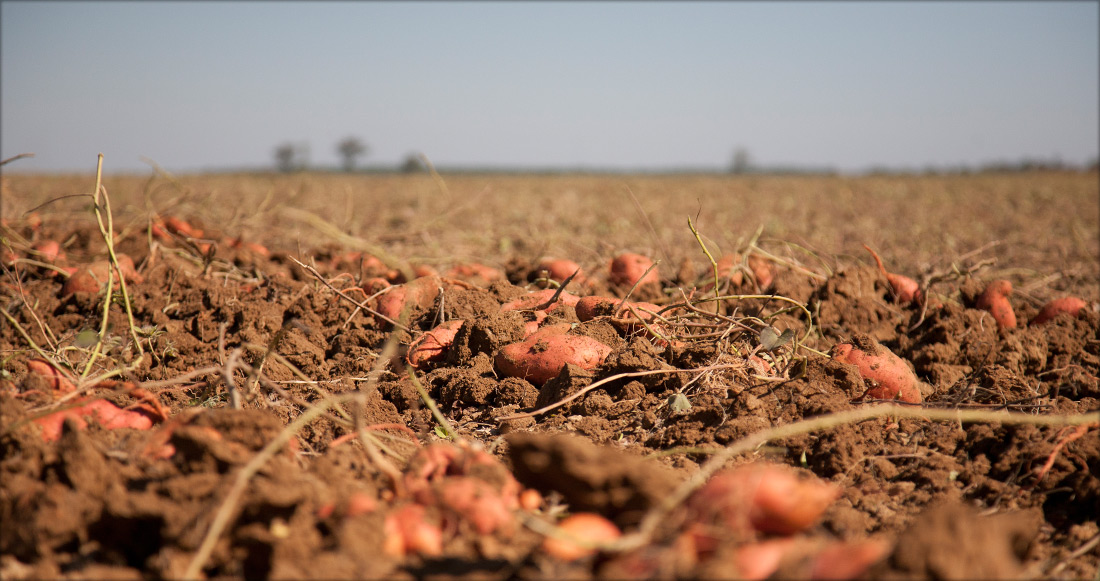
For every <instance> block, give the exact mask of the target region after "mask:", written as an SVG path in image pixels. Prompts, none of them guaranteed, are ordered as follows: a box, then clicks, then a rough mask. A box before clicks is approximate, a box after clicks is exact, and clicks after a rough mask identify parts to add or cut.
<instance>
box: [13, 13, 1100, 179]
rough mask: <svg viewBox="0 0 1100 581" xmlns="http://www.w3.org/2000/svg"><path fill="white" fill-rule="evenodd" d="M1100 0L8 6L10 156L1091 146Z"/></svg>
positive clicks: (494, 159)
mask: <svg viewBox="0 0 1100 581" xmlns="http://www.w3.org/2000/svg"><path fill="white" fill-rule="evenodd" d="M1098 6H1100V4H1098V3H1097V2H1018V1H1017V2H986V1H982V2H882V3H876V2H837V3H832V2H804V3H803V2H761V3H753V2H699V3H683V2H677V3H673V2H668V3H663V2H641V3H631V2H603V3H586V2H545V3H530V2H523V3H519V2H517V3H502V2H489V3H457V2H456V3H449V2H448V3H435V2H412V3H383V2H332V3H306V2H301V3H297V2H275V3H262V2H239V3H227V2H226V3H223V2H114V3H112V2H53V1H50V2H22V1H4V2H3V3H2V5H0V19H2V20H0V22H2V28H0V87H2V88H0V131H2V135H0V137H2V139H0V154H2V157H4V158H7V157H10V156H12V155H15V154H18V153H22V152H34V153H35V154H37V156H36V157H35V158H34V159H31V160H20V161H18V162H15V164H12V165H10V166H8V167H7V168H5V169H16V168H18V169H19V170H61V171H68V170H88V169H93V168H94V166H95V158H96V154H97V153H99V152H102V153H104V154H105V156H106V166H107V169H108V170H115V171H122V170H140V171H145V170H147V169H148V168H149V166H148V165H146V164H145V163H144V162H142V161H141V157H142V156H144V157H148V158H151V159H153V160H155V161H156V162H157V163H159V164H160V165H161V166H163V167H165V168H166V169H169V170H173V171H194V170H201V169H218V168H224V167H240V166H269V165H271V164H272V163H273V150H274V148H275V146H277V145H278V144H280V143H283V142H288V141H292V142H296V143H307V144H308V145H309V146H310V148H311V157H310V159H311V161H312V163H313V164H315V165H336V164H337V163H338V160H339V157H338V155H337V153H336V150H335V147H336V143H337V142H338V141H339V140H340V139H341V138H343V137H346V136H357V137H359V138H361V139H362V140H363V141H364V142H365V143H367V144H368V145H369V146H370V152H369V154H368V155H367V156H366V157H364V158H363V159H362V160H361V161H362V162H363V163H366V164H397V163H399V162H400V161H401V160H403V159H404V158H405V157H406V156H407V155H408V154H409V153H410V152H414V151H422V152H424V153H426V154H427V155H428V157H429V158H430V159H432V161H433V162H435V163H436V165H439V166H458V165H477V166H527V167H529V166H538V167H553V166H559V167H560V166H567V167H574V166H586V167H599V168H610V169H625V170H629V169H660V168H673V167H678V166H692V167H714V168H724V167H726V166H728V165H729V163H730V160H731V158H732V155H733V152H734V150H735V148H737V147H744V148H745V149H747V150H748V151H749V153H750V155H751V157H752V159H753V161H754V162H756V163H758V164H760V165H765V166H767V165H771V166H774V165H812V166H830V167H834V168H837V169H841V170H847V171H859V170H862V169H867V168H869V167H871V166H889V167H896V168H912V169H920V168H924V167H927V166H952V165H959V164H982V163H987V162H992V161H1018V160H1020V159H1023V158H1038V159H1043V160H1051V159H1055V158H1057V159H1060V160H1062V161H1064V162H1066V163H1073V164H1079V163H1085V162H1088V161H1091V160H1094V159H1095V158H1096V157H1097V150H1098V142H1100V120H1098V111H1100V96H1098V90H1100V78H1098V70H1100V40H1098V29H1100V16H1098Z"/></svg>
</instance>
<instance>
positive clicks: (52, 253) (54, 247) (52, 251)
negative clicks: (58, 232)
mask: <svg viewBox="0 0 1100 581" xmlns="http://www.w3.org/2000/svg"><path fill="white" fill-rule="evenodd" d="M31 249H32V250H34V251H35V252H36V253H37V254H38V256H39V257H40V258H41V259H42V260H43V261H45V262H56V261H57V260H59V259H63V258H65V253H64V252H62V251H61V244H59V243H58V242H57V241H56V240H43V241H41V242H36V243H35V244H34V246H32V247H31Z"/></svg>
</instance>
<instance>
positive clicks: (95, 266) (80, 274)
mask: <svg viewBox="0 0 1100 581" xmlns="http://www.w3.org/2000/svg"><path fill="white" fill-rule="evenodd" d="M115 257H116V258H118V266H119V268H118V270H116V271H115V280H116V281H117V280H118V276H119V272H121V273H122V277H124V278H125V279H126V282H128V283H133V284H141V283H142V282H143V281H144V280H145V278H144V277H143V276H141V275H140V274H138V271H137V269H136V268H135V267H134V259H132V258H130V257H129V256H128V255H126V254H116V255H115ZM109 269H110V270H113V267H112V265H111V262H110V261H109V260H108V259H101V260H98V261H96V262H93V263H92V264H90V265H88V266H84V267H78V268H76V269H75V270H74V271H73V272H72V273H71V274H70V275H69V278H68V279H66V280H65V282H64V283H63V284H62V285H61V296H63V297H65V296H69V295H71V294H73V293H74V292H99V291H100V290H102V289H103V285H105V284H107V273H108V270H109Z"/></svg>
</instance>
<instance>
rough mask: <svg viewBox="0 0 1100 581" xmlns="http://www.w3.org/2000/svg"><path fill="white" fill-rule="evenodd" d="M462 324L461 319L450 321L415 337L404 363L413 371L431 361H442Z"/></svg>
mask: <svg viewBox="0 0 1100 581" xmlns="http://www.w3.org/2000/svg"><path fill="white" fill-rule="evenodd" d="M464 323H465V321H463V320H462V319H452V320H450V321H447V322H446V323H442V324H440V325H438V326H437V327H436V328H434V329H432V330H431V331H428V332H426V333H424V334H423V335H421V336H420V337H417V339H416V340H415V341H413V342H412V344H411V345H409V352H408V354H407V355H406V356H405V361H407V362H408V364H409V365H410V366H412V367H413V368H414V369H419V368H420V367H423V366H424V365H426V364H427V363H429V362H431V361H438V360H440V359H442V358H443V357H444V356H445V355H446V354H447V348H449V347H450V346H451V344H453V343H454V341H455V335H457V334H458V330H459V329H461V328H462V325H463V324H464Z"/></svg>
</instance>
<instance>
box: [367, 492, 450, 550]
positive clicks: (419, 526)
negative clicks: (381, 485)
mask: <svg viewBox="0 0 1100 581" xmlns="http://www.w3.org/2000/svg"><path fill="white" fill-rule="evenodd" d="M382 529H383V531H384V532H385V537H384V538H385V540H384V541H383V542H382V551H383V552H384V553H386V554H387V555H390V556H392V557H399V558H400V557H404V556H406V555H409V554H415V555H425V556H436V555H440V554H442V553H443V530H442V529H441V528H440V526H439V525H438V524H436V523H435V522H433V521H431V520H429V519H428V517H427V514H426V513H425V511H424V507H422V506H420V505H419V504H406V505H404V506H401V507H399V508H398V509H396V510H394V511H392V512H390V513H389V514H387V515H386V518H385V520H384V521H383V524H382Z"/></svg>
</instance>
